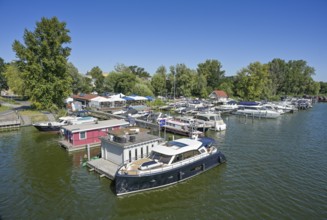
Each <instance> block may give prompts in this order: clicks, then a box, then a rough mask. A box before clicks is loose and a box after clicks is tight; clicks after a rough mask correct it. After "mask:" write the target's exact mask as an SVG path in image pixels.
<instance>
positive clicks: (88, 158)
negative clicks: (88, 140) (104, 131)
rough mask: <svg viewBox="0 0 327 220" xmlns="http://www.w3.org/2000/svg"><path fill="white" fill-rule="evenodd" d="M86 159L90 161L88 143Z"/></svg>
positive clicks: (88, 145)
mask: <svg viewBox="0 0 327 220" xmlns="http://www.w3.org/2000/svg"><path fill="white" fill-rule="evenodd" d="M87 161H90V144H87Z"/></svg>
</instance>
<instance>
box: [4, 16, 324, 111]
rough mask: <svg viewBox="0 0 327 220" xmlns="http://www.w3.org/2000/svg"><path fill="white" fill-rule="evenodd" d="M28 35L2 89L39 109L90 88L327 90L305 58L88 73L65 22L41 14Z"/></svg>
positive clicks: (242, 92)
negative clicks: (73, 56) (77, 61)
mask: <svg viewBox="0 0 327 220" xmlns="http://www.w3.org/2000/svg"><path fill="white" fill-rule="evenodd" d="M23 40H24V43H21V42H19V41H17V40H16V41H14V42H13V50H14V52H15V53H16V57H17V58H18V59H17V60H16V61H13V62H10V63H5V62H4V60H3V59H2V58H0V89H1V90H3V89H8V88H10V89H11V90H12V91H13V92H14V93H15V94H18V95H22V96H27V97H29V99H30V100H31V102H32V103H33V105H34V107H35V108H37V109H48V110H56V109H59V108H61V107H63V100H64V99H65V98H67V97H68V96H69V95H71V94H78V93H91V92H97V93H98V94H105V93H123V94H125V95H130V94H138V95H142V96H164V97H171V98H174V97H180V96H184V97H199V98H207V97H208V95H209V94H210V93H211V92H212V91H213V90H215V89H219V90H224V91H225V92H226V93H227V94H228V95H229V96H230V97H237V98H239V99H242V100H259V99H260V100H262V99H277V98H278V97H280V96H285V95H295V96H299V95H303V94H308V95H318V94H327V83H326V82H315V81H314V80H313V78H312V76H313V75H314V74H315V70H314V68H313V67H310V66H308V65H307V62H306V61H304V60H289V61H285V60H283V59H279V58H276V59H273V60H272V61H270V62H268V63H260V62H253V63H250V64H249V65H248V66H247V67H244V68H242V69H241V70H240V71H238V72H237V73H236V75H235V76H225V71H224V70H223V67H222V64H221V62H219V61H218V60H215V59H208V60H206V61H205V62H203V63H199V64H198V65H197V68H196V69H195V70H194V69H190V68H189V67H187V66H186V65H185V64H176V65H172V66H170V67H169V69H167V68H166V67H165V66H160V67H158V68H157V70H156V72H155V73H153V75H152V76H151V74H149V73H148V72H147V71H145V69H144V68H142V67H138V66H136V65H134V66H126V65H124V64H118V65H116V66H115V68H114V70H113V71H111V72H110V73H108V74H107V75H104V73H103V71H102V70H101V69H100V68H99V67H98V66H96V67H93V68H92V69H91V70H90V71H89V72H87V73H86V75H83V74H81V73H79V71H78V69H77V68H76V67H75V66H74V65H73V64H72V63H69V62H68V57H69V55H70V52H71V48H69V47H68V44H69V43H70V42H71V38H70V36H69V30H68V29H67V28H66V23H65V22H60V21H59V20H58V18H56V17H53V18H50V19H48V18H42V19H41V21H40V22H37V23H36V28H35V30H34V31H29V30H25V32H24V36H23Z"/></svg>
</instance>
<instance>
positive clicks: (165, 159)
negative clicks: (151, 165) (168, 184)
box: [150, 151, 171, 164]
mask: <svg viewBox="0 0 327 220" xmlns="http://www.w3.org/2000/svg"><path fill="white" fill-rule="evenodd" d="M150 159H152V160H157V161H159V162H162V163H166V164H168V163H169V161H170V159H171V156H168V155H164V154H160V153H158V152H155V151H152V152H151V153H150Z"/></svg>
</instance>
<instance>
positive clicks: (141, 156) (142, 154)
mask: <svg viewBox="0 0 327 220" xmlns="http://www.w3.org/2000/svg"><path fill="white" fill-rule="evenodd" d="M141 158H143V147H142V148H141Z"/></svg>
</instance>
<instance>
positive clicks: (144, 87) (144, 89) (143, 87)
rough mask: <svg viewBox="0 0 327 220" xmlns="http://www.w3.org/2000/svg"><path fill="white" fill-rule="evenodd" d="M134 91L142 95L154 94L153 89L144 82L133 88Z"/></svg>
mask: <svg viewBox="0 0 327 220" xmlns="http://www.w3.org/2000/svg"><path fill="white" fill-rule="evenodd" d="M132 93H133V94H136V95H140V96H153V92H152V91H151V89H150V88H149V87H148V86H147V85H146V84H142V83H137V84H136V85H135V86H134V88H133V89H132Z"/></svg>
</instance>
